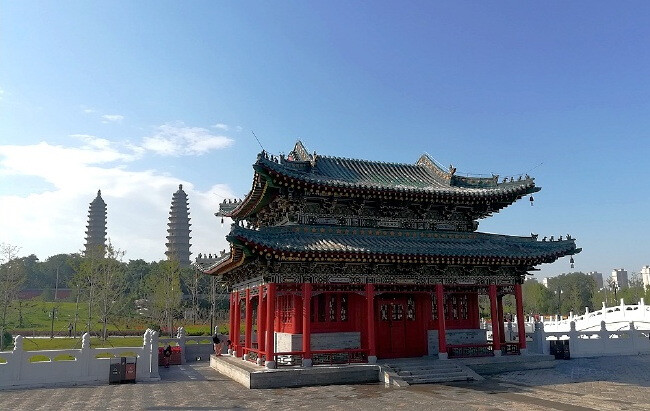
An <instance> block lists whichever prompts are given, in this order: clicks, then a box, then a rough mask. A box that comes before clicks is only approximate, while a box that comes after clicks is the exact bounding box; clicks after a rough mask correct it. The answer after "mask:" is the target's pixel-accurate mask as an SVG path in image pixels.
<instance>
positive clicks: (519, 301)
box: [515, 284, 526, 350]
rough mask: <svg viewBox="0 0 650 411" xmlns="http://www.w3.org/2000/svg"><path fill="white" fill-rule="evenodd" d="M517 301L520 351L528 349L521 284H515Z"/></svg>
mask: <svg viewBox="0 0 650 411" xmlns="http://www.w3.org/2000/svg"><path fill="white" fill-rule="evenodd" d="M515 301H516V304H517V333H518V334H519V349H520V350H525V349H526V325H525V323H524V299H523V296H522V294H521V284H515Z"/></svg>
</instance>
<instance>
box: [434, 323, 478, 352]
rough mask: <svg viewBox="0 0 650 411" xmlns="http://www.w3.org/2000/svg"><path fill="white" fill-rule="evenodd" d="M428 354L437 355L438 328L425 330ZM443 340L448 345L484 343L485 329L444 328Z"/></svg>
mask: <svg viewBox="0 0 650 411" xmlns="http://www.w3.org/2000/svg"><path fill="white" fill-rule="evenodd" d="M427 339H428V350H429V355H438V347H439V346H438V330H427ZM445 341H446V342H447V344H449V345H463V344H486V343H487V331H486V330H484V329H480V328H479V329H475V328H469V329H460V330H445Z"/></svg>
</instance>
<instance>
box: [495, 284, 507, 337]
mask: <svg viewBox="0 0 650 411" xmlns="http://www.w3.org/2000/svg"><path fill="white" fill-rule="evenodd" d="M497 302H498V304H497V307H498V309H499V335H500V336H501V344H502V345H503V344H505V342H506V327H505V322H504V316H503V296H502V295H500V296H497Z"/></svg>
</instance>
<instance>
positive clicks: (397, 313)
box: [390, 304, 404, 321]
mask: <svg viewBox="0 0 650 411" xmlns="http://www.w3.org/2000/svg"><path fill="white" fill-rule="evenodd" d="M390 310H391V320H393V321H401V320H402V318H404V306H403V305H402V304H391V305H390Z"/></svg>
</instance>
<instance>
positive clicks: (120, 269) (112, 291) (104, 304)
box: [94, 240, 126, 340]
mask: <svg viewBox="0 0 650 411" xmlns="http://www.w3.org/2000/svg"><path fill="white" fill-rule="evenodd" d="M123 257H124V251H122V250H119V249H117V248H115V247H114V246H113V244H111V242H110V240H109V241H108V245H107V246H106V256H105V257H104V258H102V259H101V260H100V261H99V264H98V266H97V271H96V272H95V282H94V286H95V298H94V303H95V305H96V308H97V313H98V316H99V321H100V323H101V324H102V338H103V339H104V340H106V338H107V337H108V334H107V332H106V327H107V325H108V320H109V318H110V317H111V315H113V314H114V313H116V312H118V311H119V310H120V309H121V308H122V307H124V306H125V304H121V302H122V300H123V299H124V291H125V290H126V270H125V267H124V264H123V263H122V258H123Z"/></svg>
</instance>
